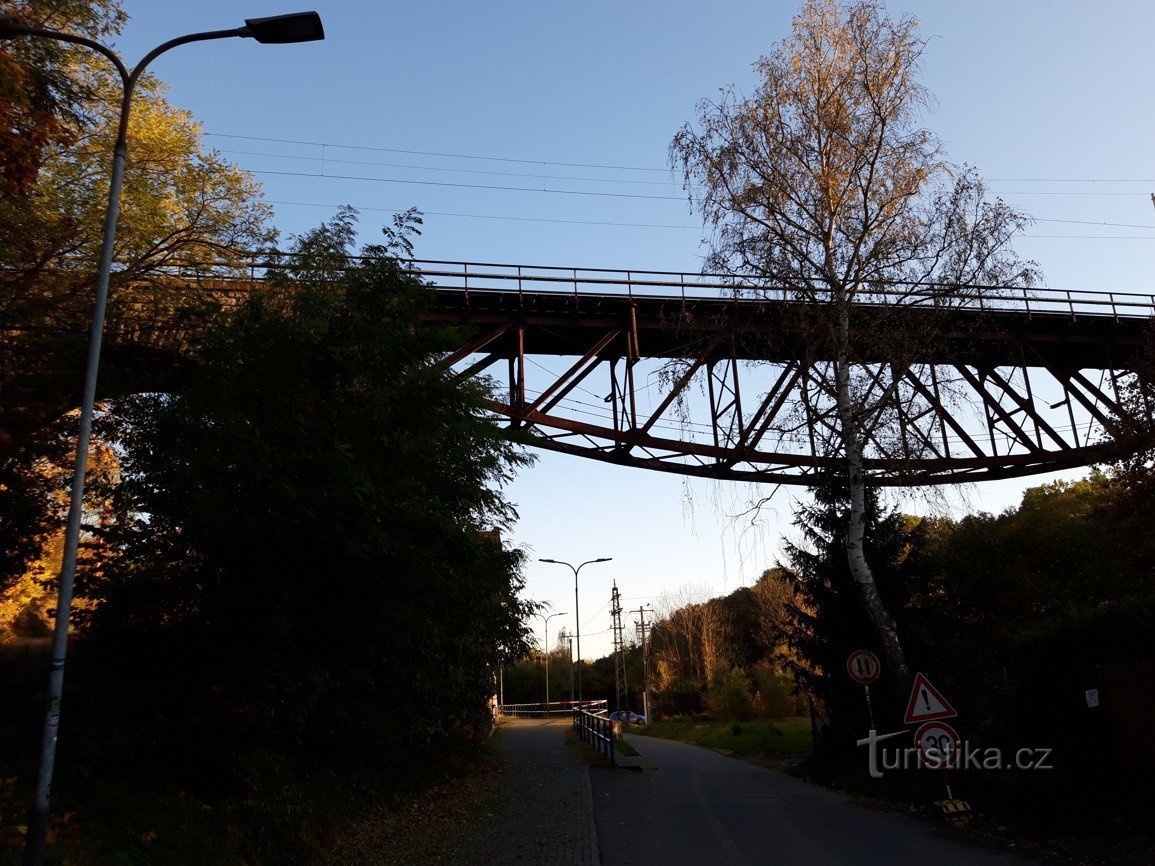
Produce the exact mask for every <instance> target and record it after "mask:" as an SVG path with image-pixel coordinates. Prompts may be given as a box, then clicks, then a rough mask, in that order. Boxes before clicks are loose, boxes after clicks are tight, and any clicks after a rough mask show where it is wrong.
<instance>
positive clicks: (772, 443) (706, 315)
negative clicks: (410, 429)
mask: <svg viewBox="0 0 1155 866" xmlns="http://www.w3.org/2000/svg"><path fill="white" fill-rule="evenodd" d="M413 266H414V268H415V269H416V270H418V271H419V272H420V274H421V275H422V276H423V277H424V278H425V279H426V280H427V281H429V282H431V283H432V284H433V285H434V286H435V287H436V303H435V307H434V309H432V310H431V311H430V312H429V313H428V314H427V316H426V319H427V320H428V321H430V322H437V323H443V324H455V325H465V326H468V328H467V331H468V332H469V333H470V334H471V337H470V338H469V339H467V340H463V342H462V344H461V345H460V347H459V348H457V349H456V351H454V352H452V353H451V354H450V355H449V356H448V357H447V358H446V359H445V361H444V363H445V364H446V365H447V366H448V367H452V368H453V369H454V370H455V371H456V372H457V374H458V375H460V376H462V377H468V376H477V375H482V374H484V375H488V376H491V377H492V378H493V379H495V380H496V381H497V382H498V384H499V390H498V393H499V394H500V395H502V396H501V397H500V398H499V399H495V400H492V401H491V402H490V404H489V409H490V410H491V411H492V412H493V413H494V414H495V416H498V418H499V419H504V420H505V421H506V423H508V424H509V425H510V426H511V427H513V428H517V429H519V430H521V431H523V432H524V433H525V434H526V435H528V436H529V437H531V441H532V442H533V444H535V445H536V446H538V447H541V448H544V449H548V450H552V451H558V452H562V453H567V454H575V455H579V456H582V457H587V458H593V459H597V460H602V461H606V462H610V463H617V464H621V465H625V466H636V467H640V468H645V469H652V470H658V471H663V472H675V473H681V474H685V475H695V476H705V477H711V478H724V479H738V480H746V481H757V482H772V483H785V484H808V483H812V482H813V481H814V480H815V476H817V475H819V474H823V473H826V472H832V471H844V467H845V460H844V458H840V456H839V453H840V452H839V450H838V448H837V447H836V445H835V443H836V442H837V431H838V424H837V416H836V412H835V405H834V402H833V399H832V397H831V395H830V385H829V383H830V381H831V376H830V369H831V365H832V363H833V361H832V355H833V353H832V352H831V351H830V350H829V348H827V347H826V346H824V345H823V342H822V341H821V340H819V341H818V342H817V343H815V342H813V337H812V335H813V334H814V333H815V330H814V329H813V328H806V327H802V328H800V327H798V324H799V322H805V320H806V317H807V311H806V305H805V304H800V303H799V302H797V301H796V300H791V298H790V296H789V295H788V294H787V293H785V292H783V293H781V294H780V295H779V296H777V297H776V296H775V295H774V294H773V293H772V292H769V293H768V292H767V291H766V290H764V289H763V290H758V291H757V293H756V294H757V297H754V296H753V295H754V293H753V292H752V291H751V290H750V288H749V287H742V286H737V285H735V284H734V283H733V282H732V281H729V280H724V279H712V278H710V277H703V276H691V275H686V274H675V273H638V272H624V271H608V270H594V269H583V270H576V269H562V268H537V267H526V266H516V265H494V264H475V263H458V262H431V261H417V262H414V263H413ZM888 291H890V293H891V294H893V295H895V296H897V295H898V293H899V288H897V287H896V288H894V289H893V290H888V289H886V288H883V289H881V290H880V294H879V295H876V296H875V300H876V303H875V304H874V305H873V306H872V305H871V304H866V305H863V306H862V307H859V308H856V310H855V312H854V322H855V323H856V325H855V326H856V327H858V328H860V329H863V330H864V332H869V330H870V329H871V328H872V327H876V326H877V325H878V320H879V318H880V316H881V315H882V313H883V310H884V309H885V310H887V311H888V314H889V315H893V314H894V310H895V308H894V307H893V306H889V307H888V306H887V304H886V301H887V298H886V297H885V296H886V295H887V293H888ZM901 295H902V301H901V302H902V304H903V306H902V308H901V309H900V310H899V312H900V313H901V315H902V316H904V317H906V316H909V317H910V319H911V321H916V320H917V318H918V317H919V316H925V315H928V314H930V312H931V308H932V307H933V300H932V298H933V293H932V292H931V291H930V290H927V291H922V292H920V290H919V289H918V287H915V288H914V290H913V291H912V290H911V289H910V287H902V289H901ZM816 308H817V307H816V305H811V310H812V311H813V310H814V309H816ZM1153 315H1155V296H1151V295H1134V294H1123V293H1099V292H1074V291H1057V290H1050V289H1037V290H1031V291H1030V292H1024V291H1023V290H1021V289H1016V290H1014V291H1013V292H1011V291H1001V292H1000V291H990V290H983V291H978V290H972V291H970V292H969V293H968V292H966V291H964V292H963V295H962V307H961V308H960V309H959V310H958V311H957V312H956V313H955V315H954V318H953V319H952V323H953V324H952V326H951V327H950V328H948V329H947V330H946V331H945V332H944V333H942V334H941V335H940V337H939V338H937V339H936V340H934V341H933V344H928V345H924V346H921V347H919V351H918V352H917V356H916V357H914V358H912V359H908V360H907V361H906V362H904V363H903V365H902V366H901V367H900V366H898V365H895V364H894V363H891V362H890V361H889V360H888V359H886V358H882V357H879V358H878V359H876V360H873V361H871V360H869V359H868V360H867V361H865V362H863V363H862V364H860V365H858V366H857V367H856V368H855V369H854V375H855V381H856V382H857V383H858V387H859V388H860V389H862V390H863V393H868V394H869V393H872V394H874V395H875V398H876V399H875V402H874V405H873V408H872V409H871V415H870V418H871V420H870V423H867V424H866V427H865V429H866V434H865V446H866V467H867V469H868V470H869V473H870V475H871V476H872V478H873V479H874V480H875V482H877V483H879V484H884V485H903V484H943V483H953V482H967V481H981V480H987V479H996V478H1008V477H1014V476H1022V475H1030V474H1034V473H1041V472H1048V471H1051V470H1056V469H1063V468H1070V467H1076V466H1081V465H1088V464H1091V463H1095V462H1101V461H1104V460H1108V459H1111V458H1112V457H1115V456H1119V455H1120V454H1123V453H1126V452H1128V451H1133V450H1135V449H1136V448H1140V447H1149V445H1150V443H1151V441H1152V437H1151V430H1152V423H1151V418H1152V411H1151V406H1150V405H1149V404H1148V403H1147V402H1144V401H1145V398H1142V397H1140V398H1138V399H1131V400H1127V401H1124V399H1123V395H1124V394H1125V393H1126V389H1127V388H1128V387H1130V386H1133V383H1134V382H1136V381H1137V375H1136V372H1135V371H1136V369H1137V368H1138V367H1140V366H1141V365H1140V364H1139V362H1140V361H1141V360H1142V359H1143V357H1144V353H1145V350H1146V347H1147V344H1148V330H1149V326H1150V323H1151V321H1152V316H1153ZM804 334H808V335H810V336H807V337H806V338H805V339H803V335H804ZM1133 393H1138V394H1140V395H1142V394H1143V393H1145V389H1139V391H1137V392H1133ZM1136 403H1138V404H1139V405H1140V406H1141V408H1140V409H1139V410H1136V408H1135V404H1136Z"/></svg>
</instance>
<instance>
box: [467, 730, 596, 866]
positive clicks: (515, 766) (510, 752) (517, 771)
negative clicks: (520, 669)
mask: <svg viewBox="0 0 1155 866" xmlns="http://www.w3.org/2000/svg"><path fill="white" fill-rule="evenodd" d="M569 727H570V721H569V719H510V720H508V721H506V722H504V723H503V724H502V725H501V727H500V728H499V729H498V731H497V733H496V735H495V736H497V738H498V741H497V749H498V753H499V754H500V755H501V758H502V760H503V761H504V762H505V773H504V775H503V777H502V780H501V788H502V797H501V805H500V806H499V807H497V809H496V811H495V814H494V816H493V819H492V823H489V822H488V821H487V823H489V826H487V827H485V828H478V830H479V831H480V832H478V833H477V837H478V843H479V845H478V846H477V847H475V848H474V856H475V859H474V861H473V862H475V863H493V864H501V863H525V864H531V863H532V864H540V866H554V864H558V866H571V864H573V866H599V864H600V863H601V861H600V859H599V858H598V843H597V830H596V829H595V825H594V812H593V792H592V788H591V786H590V773H589V765H588V764H587V763H586V759H585V755H583V753H582V751H581V750H582V749H584V748H585V747H584V746H582V745H581V744H580V743H571V744H567V743H566V741H565V731H566V729H567V728H569Z"/></svg>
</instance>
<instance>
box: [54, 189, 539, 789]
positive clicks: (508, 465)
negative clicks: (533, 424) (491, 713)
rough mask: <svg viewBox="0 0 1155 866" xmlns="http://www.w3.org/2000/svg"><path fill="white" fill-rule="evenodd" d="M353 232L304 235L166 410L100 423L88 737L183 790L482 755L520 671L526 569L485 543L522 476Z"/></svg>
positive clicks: (133, 403) (407, 280)
mask: <svg viewBox="0 0 1155 866" xmlns="http://www.w3.org/2000/svg"><path fill="white" fill-rule="evenodd" d="M404 227H405V224H404V221H402V224H401V225H400V226H399V227H397V228H396V229H392V230H391V231H392V232H393V237H394V239H395V240H397V241H398V242H399V243H403V242H404V241H403V236H404ZM354 236H355V221H354V214H353V212H351V211H346V212H343V213H342V214H340V215H339V216H338V217H336V218H335V219H334V220H333V221H332V222H330V223H328V224H326V225H324V226H322V227H320V228H319V229H317V230H315V231H312V232H309V233H307V234H306V235H304V236H302V237H301V238H299V239H298V240H297V241H296V243H295V245H294V249H293V253H292V255H291V256H289V257H287V258H286V259H285V260H284V261H283V262H277V263H274V265H273V266H272V271H271V282H272V288H270V289H269V290H268V291H264V292H259V293H254V294H253V295H252V296H251V297H249V298H248V299H247V300H246V301H245V303H244V304H243V305H242V306H241V307H240V308H239V309H237V310H236V311H235V314H234V315H233V316H232V317H231V318H229V319H227V320H222V321H218V322H217V323H215V324H214V326H213V327H212V328H211V329H210V330H208V331H207V332H206V333H205V334H204V337H203V342H202V344H201V346H200V349H199V351H198V353H197V354H198V357H199V360H200V365H199V366H198V367H197V368H195V369H194V370H193V371H192V373H191V374H190V377H189V379H188V381H187V383H186V386H185V387H184V388H183V389H182V391H181V392H180V393H179V394H145V395H138V396H135V397H132V398H129V399H126V400H122V401H120V402H118V403H116V404H114V407H113V412H112V413H110V415H109V416H108V418H107V419H106V421H107V424H106V429H105V435H106V436H107V437H108V438H109V439H110V440H113V441H116V442H117V443H118V448H119V450H120V451H121V453H122V455H123V456H122V469H121V477H120V480H119V483H118V484H117V485H116V487H115V488H114V490H113V491H112V493H111V495H112V496H113V498H114V499H115V501H117V502H118V503H119V515H120V518H119V520H118V521H115V522H113V523H112V524H110V525H109V526H108V527H107V529H106V530H105V532H104V537H105V538H106V540H107V542H108V544H109V545H110V546H111V547H112V549H114V550H115V551H117V555H116V556H115V557H114V558H113V560H112V561H111V562H108V563H106V564H105V565H104V569H103V570H104V574H103V575H101V576H100V577H99V579H92V580H89V579H85V580H82V582H81V589H82V596H83V597H84V598H86V599H88V600H89V602H90V603H91V604H92V609H91V610H90V611H88V612H87V613H85V614H84V615H83V617H82V626H83V627H82V635H83V639H82V643H81V652H80V653H79V654H78V659H79V661H78V663H77V664H78V667H80V668H81V671H80V672H78V673H77V674H76V675H75V678H74V682H77V683H84V682H85V681H87V682H88V683H89V684H90V685H89V688H90V690H91V691H90V692H89V694H88V695H87V699H85V697H84V696H82V697H81V698H80V699H78V700H79V702H80V703H81V704H82V705H83V707H84V709H83V713H84V714H85V715H87V716H88V717H89V719H90V721H91V723H92V724H93V725H94V726H95V727H96V728H97V729H99V730H102V731H105V732H107V731H110V730H116V729H117V728H118V726H120V725H123V730H124V731H127V732H128V733H126V734H122V735H124V736H128V737H131V739H132V741H133V747H134V748H139V749H141V750H142V754H146V755H149V756H152V757H153V758H154V759H155V760H156V761H157V762H158V763H159V766H160V767H161V768H167V769H169V770H170V771H172V772H174V773H177V774H178V775H179V776H180V777H181V778H185V779H187V778H192V779H193V780H194V781H195V780H198V779H199V781H200V782H201V783H202V784H204V783H205V774H206V773H208V772H209V771H210V770H213V771H216V772H217V773H219V774H221V776H222V777H223V778H224V780H225V781H229V782H230V783H231V784H237V783H238V782H239V781H240V780H242V779H245V778H247V777H246V773H248V772H250V771H252V773H253V774H254V776H255V778H258V779H259V778H261V777H262V773H261V772H258V771H256V770H252V767H251V762H252V761H253V760H254V758H253V756H254V755H259V754H260V753H262V751H264V750H269V749H272V750H274V751H276V752H278V753H280V754H290V755H296V756H298V757H301V756H309V757H310V758H311V759H316V760H320V761H323V762H328V763H329V764H333V763H346V764H347V763H354V764H357V765H360V766H363V767H378V768H379V767H383V766H386V765H388V764H389V763H390V762H393V763H394V764H402V765H404V766H410V765H411V762H412V761H414V760H415V759H416V757H417V756H418V755H420V754H423V753H424V752H425V751H426V750H428V749H444V748H445V745H446V743H447V741H449V740H451V739H452V738H455V737H460V736H462V735H463V732H464V733H465V734H468V735H469V736H474V735H480V732H481V730H482V728H483V727H484V725H485V710H486V700H487V698H488V696H489V695H491V694H493V693H494V691H495V682H496V672H497V664H498V663H499V661H500V660H501V659H502V658H503V657H506V658H508V657H513V656H516V655H519V654H521V653H523V652H524V651H525V650H526V649H527V644H526V636H527V633H528V632H527V630H526V627H525V626H524V624H523V619H524V617H525V616H526V615H527V614H528V613H529V612H530V610H531V609H532V605H529V604H527V603H525V602H522V601H520V600H519V599H518V598H517V592H518V590H519V589H520V587H521V584H522V579H521V577H520V568H521V564H522V560H523V556H524V555H523V554H522V552H520V551H517V550H510V549H507V548H505V547H503V546H502V545H501V544H500V543H499V542H496V541H495V540H494V537H493V534H492V533H491V532H488V531H486V532H483V531H481V530H490V529H498V530H500V529H503V528H505V527H507V526H508V525H509V524H510V522H511V521H512V519H513V518H514V516H515V515H514V511H513V507H512V505H511V504H510V503H509V502H508V501H507V500H506V499H505V498H504V496H503V495H502V493H501V487H502V485H503V484H504V483H505V482H506V481H507V480H508V479H509V478H510V477H511V474H512V473H513V471H514V470H515V469H516V468H518V467H521V466H524V465H526V464H527V463H528V462H529V458H528V457H527V456H526V455H525V454H524V453H523V452H522V451H521V450H520V449H519V448H518V447H517V446H515V445H513V444H511V443H510V442H509V441H507V440H506V439H504V438H502V436H501V433H500V431H499V430H498V429H497V427H496V425H493V424H492V423H491V422H490V421H489V420H487V418H486V417H484V409H483V405H484V400H485V398H486V397H487V395H488V393H489V391H488V387H489V386H488V385H487V384H486V383H484V382H480V383H479V382H472V381H458V380H457V379H456V378H455V377H454V376H453V375H452V371H449V370H445V369H442V368H441V367H440V366H439V364H438V359H439V358H440V357H441V355H442V353H443V352H444V351H446V350H447V349H448V348H449V347H451V346H453V345H456V343H455V342H454V335H453V334H452V333H451V332H450V331H448V330H446V329H444V328H433V327H423V326H419V323H420V318H421V314H422V312H423V310H425V309H426V307H427V305H428V304H429V303H430V299H431V292H430V290H429V289H428V288H427V287H426V286H425V285H424V284H423V283H422V281H421V280H420V279H418V278H416V277H413V276H411V275H409V274H408V273H407V272H405V271H404V270H403V269H402V267H401V265H400V263H399V262H398V260H397V259H396V257H395V253H396V249H394V248H390V247H388V246H371V247H367V248H365V249H364V250H362V251H361V255H362V257H361V258H356V259H355V258H353V252H354V249H353V240H354ZM87 577H88V576H87V575H86V576H85V578H87ZM97 671H99V676H97ZM86 674H88V676H86ZM80 689H81V690H83V689H84V686H83V685H81V686H80ZM110 693H115V694H117V695H120V696H121V698H118V699H117V701H115V702H110V701H109V700H108V698H109V695H110ZM138 717H143V718H148V719H150V720H153V722H154V723H152V724H149V725H140V724H136V723H134V722H133V721H132V720H133V719H135V718H138ZM76 724H83V720H81V721H80V722H77V723H76ZM177 744H179V747H178V745H177ZM174 764H175V765H177V766H176V767H175V768H174V766H173V765H174ZM182 764H183V766H181V765H182ZM258 769H259V768H258ZM218 781H220V780H218ZM249 781H250V782H251V783H252V784H256V782H253V781H252V780H251V779H250V780H249Z"/></svg>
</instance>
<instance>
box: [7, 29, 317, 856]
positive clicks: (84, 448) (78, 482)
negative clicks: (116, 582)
mask: <svg viewBox="0 0 1155 866" xmlns="http://www.w3.org/2000/svg"><path fill="white" fill-rule="evenodd" d="M19 36H34V37H39V38H42V39H55V40H56V41H58V42H71V43H73V44H74V45H83V46H85V47H86V48H91V49H92V50H93V51H96V52H98V53H100V54H103V55H104V56H105V57H106V58H108V60H109V61H111V63H112V65H113V66H115V67H116V71H117V72H118V73H119V74H120V81H121V101H120V118H119V121H118V124H117V130H116V145H115V147H114V149H113V156H112V178H111V181H110V184H109V192H108V209H107V211H106V212H105V217H104V243H103V246H102V247H101V251H100V270H99V271H98V272H97V278H96V303H95V308H94V311H93V314H92V331H91V336H90V338H89V344H88V366H87V368H86V372H85V379H84V396H83V399H82V400H81V404H80V431H79V433H78V435H77V438H76V465H75V467H74V469H73V474H72V497H71V502H70V504H69V509H68V527H67V529H66V530H65V535H64V558H63V562H62V564H61V567H60V587H59V590H58V595H57V603H56V623H55V627H54V629H53V633H52V669H51V673H50V674H49V679H48V709H47V712H46V713H45V719H44V739H43V744H42V748H41V754H40V772H39V774H38V776H37V779H36V800H35V802H34V804H33V807H32V813H31V815H30V816H29V823H28V834H27V836H26V842H25V847H24V863H25V866H39V864H40V863H42V862H43V860H44V845H45V832H46V830H47V828H48V801H49V795H50V792H51V788H52V771H53V768H54V765H55V763H56V738H57V732H58V730H59V727H60V696H61V694H62V692H63V690H64V659H65V655H66V654H67V651H68V621H69V614H70V613H71V610H72V590H73V582H74V578H75V574H76V554H77V550H78V548H79V546H80V521H81V517H82V515H83V509H84V475H85V471H86V469H87V467H88V445H89V440H90V439H91V436H92V415H93V408H94V406H95V404H96V378H97V374H98V372H99V369H100V346H101V342H102V340H103V337H104V313H105V309H106V307H107V306H108V281H109V276H110V274H111V273H112V252H113V242H114V241H115V239H116V218H117V213H118V211H119V207H120V187H121V181H122V179H123V177H124V162H125V157H126V155H127V153H128V116H129V111H130V109H131V108H132V93H133V90H134V89H135V88H136V83H137V81H139V80H140V76H141V73H143V72H144V70H145V68H146V67H147V66H148V65H149V64H150V63H152V61H154V60H155V59H156V58H157V57H159V56H160V55H162V54H164V53H165V52H166V51H168V50H169V49H171V48H176V47H177V46H178V45H186V44H188V43H189V42H204V41H207V40H209V39H227V38H230V37H233V36H238V37H244V38H249V39H255V40H256V41H257V42H262V43H266V44H283V43H289V42H312V41H315V40H318V39H324V38H325V31H324V28H323V27H322V26H321V17H320V16H319V15H318V14H317V13H316V12H297V13H294V14H291V15H275V16H273V17H271V18H248V19H246V20H245V26H244V27H236V28H233V29H232V30H209V31H206V32H204V33H189V34H188V35H186V36H178V37H177V38H175V39H170V40H169V41H168V42H165V43H163V44H161V45H158V46H157V47H156V48H154V49H152V51H150V52H149V53H148V54H146V55H145V56H144V58H143V59H142V60H141V61H140V62H139V63H138V64H137V65H136V66H135V67H134V68H133V69H132V70H129V69H128V67H126V66H125V65H124V63H123V61H121V59H120V57H118V56H117V55H116V53H115V52H113V51H112V49H110V48H108V47H106V46H104V45H101V44H100V43H99V42H96V41H94V40H92V39H87V38H85V37H83V36H76V35H74V34H71V33H61V32H60V31H57V30H44V29H41V28H38V27H28V26H26V25H24V24H21V23H20V21H19V20H18V19H17V18H16V17H15V16H11V15H7V16H2V17H0V39H15V38H16V37H19Z"/></svg>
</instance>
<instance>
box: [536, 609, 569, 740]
mask: <svg viewBox="0 0 1155 866" xmlns="http://www.w3.org/2000/svg"><path fill="white" fill-rule="evenodd" d="M565 613H566V612H565V611H564V610H562V611H558V612H557V613H551V614H550V615H549V616H543V615H542V614H540V613H539V614H538V616H540V617H541V618H542V619H543V620H545V717H546V718H547V719H548V718H549V621H550V620H551V619H553V618H554V617H555V616H565Z"/></svg>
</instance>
